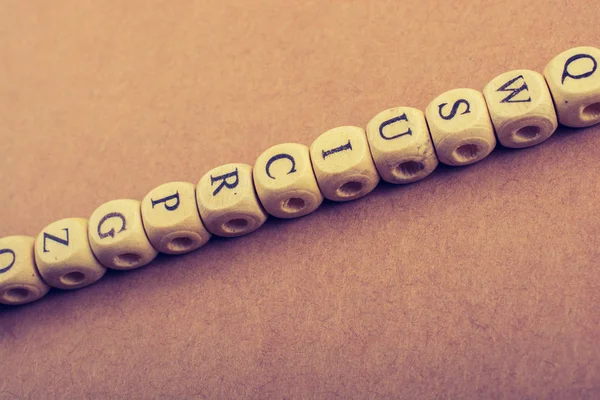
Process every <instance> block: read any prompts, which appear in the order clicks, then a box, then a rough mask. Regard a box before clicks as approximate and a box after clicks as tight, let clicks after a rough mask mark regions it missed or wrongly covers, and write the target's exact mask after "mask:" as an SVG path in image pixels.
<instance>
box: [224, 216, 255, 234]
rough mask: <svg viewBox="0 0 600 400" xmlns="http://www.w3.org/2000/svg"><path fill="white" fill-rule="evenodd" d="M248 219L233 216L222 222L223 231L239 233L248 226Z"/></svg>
mask: <svg viewBox="0 0 600 400" xmlns="http://www.w3.org/2000/svg"><path fill="white" fill-rule="evenodd" d="M248 225H249V223H248V220H246V219H244V218H233V219H230V220H229V221H227V222H225V223H224V224H223V227H222V228H223V231H224V232H227V233H240V232H243V231H244V230H246V229H247V228H248Z"/></svg>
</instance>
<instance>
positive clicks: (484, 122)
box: [425, 89, 496, 166]
mask: <svg viewBox="0 0 600 400" xmlns="http://www.w3.org/2000/svg"><path fill="white" fill-rule="evenodd" d="M425 116H426V118H427V122H428V123H429V129H430V131H431V138H432V139H433V144H434V146H435V150H436V152H437V156H438V160H440V162H442V163H444V164H448V165H455V166H460V165H468V164H473V163H475V162H477V161H480V160H482V159H483V158H485V157H487V155H488V154H490V153H491V152H492V150H494V147H496V137H495V136H494V128H493V127H492V121H491V120H490V115H489V113H488V109H487V106H486V104H485V99H484V98H483V94H481V92H478V91H477V90H474V89H454V90H450V91H448V92H446V93H443V94H441V95H439V96H438V97H436V98H435V99H434V100H433V101H432V102H431V103H429V105H428V106H427V110H426V111H425Z"/></svg>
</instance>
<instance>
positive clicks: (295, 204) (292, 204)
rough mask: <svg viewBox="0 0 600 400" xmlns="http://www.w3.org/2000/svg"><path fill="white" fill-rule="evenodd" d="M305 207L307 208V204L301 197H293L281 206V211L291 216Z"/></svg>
mask: <svg viewBox="0 0 600 400" xmlns="http://www.w3.org/2000/svg"><path fill="white" fill-rule="evenodd" d="M304 207H306V202H305V201H304V200H303V199H301V198H299V197H291V198H289V199H287V200H284V201H283V203H282V204H281V209H282V210H283V211H285V212H287V213H290V214H293V213H297V212H300V211H302V210H303V209H304Z"/></svg>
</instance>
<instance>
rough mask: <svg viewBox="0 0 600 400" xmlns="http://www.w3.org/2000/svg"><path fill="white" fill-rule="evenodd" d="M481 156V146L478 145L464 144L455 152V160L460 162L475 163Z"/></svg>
mask: <svg viewBox="0 0 600 400" xmlns="http://www.w3.org/2000/svg"><path fill="white" fill-rule="evenodd" d="M478 154H479V146H477V145H476V144H472V143H470V144H463V145H462V146H460V147H457V148H456V150H454V158H455V159H456V160H457V161H458V162H468V161H473V160H475V159H476V158H477V156H478Z"/></svg>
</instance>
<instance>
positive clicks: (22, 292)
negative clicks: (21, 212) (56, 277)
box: [0, 236, 50, 305]
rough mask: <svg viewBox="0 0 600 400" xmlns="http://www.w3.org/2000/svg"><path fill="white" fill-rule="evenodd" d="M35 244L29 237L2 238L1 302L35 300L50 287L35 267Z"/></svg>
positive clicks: (14, 302) (0, 243) (0, 268)
mask: <svg viewBox="0 0 600 400" xmlns="http://www.w3.org/2000/svg"><path fill="white" fill-rule="evenodd" d="M33 243H34V239H33V238H32V237H29V236H8V237H4V238H2V239H0V303H2V304H9V305H18V304H26V303H31V302H32V301H35V300H38V299H39V298H41V297H43V296H45V295H46V293H48V291H49V290H50V286H48V285H47V284H46V283H45V282H44V281H43V280H42V277H41V276H40V274H39V273H38V270H37V267H36V266H35V260H34V256H33Z"/></svg>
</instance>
